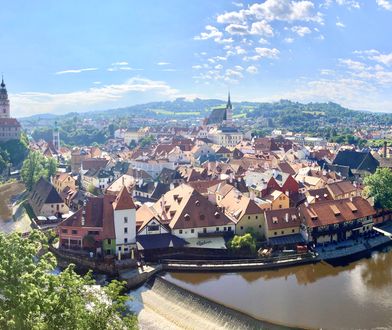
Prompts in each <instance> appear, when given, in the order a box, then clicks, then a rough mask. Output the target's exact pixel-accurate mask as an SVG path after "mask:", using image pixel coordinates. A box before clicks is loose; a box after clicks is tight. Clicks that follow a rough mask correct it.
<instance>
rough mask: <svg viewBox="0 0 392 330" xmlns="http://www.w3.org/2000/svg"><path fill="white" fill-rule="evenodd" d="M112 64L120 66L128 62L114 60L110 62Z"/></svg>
mask: <svg viewBox="0 0 392 330" xmlns="http://www.w3.org/2000/svg"><path fill="white" fill-rule="evenodd" d="M111 65H112V66H121V65H128V62H125V61H122V62H114V63H112V64H111Z"/></svg>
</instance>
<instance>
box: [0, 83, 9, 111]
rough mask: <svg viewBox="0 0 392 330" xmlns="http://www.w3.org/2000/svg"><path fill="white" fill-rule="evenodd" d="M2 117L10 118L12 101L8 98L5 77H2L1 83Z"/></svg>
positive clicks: (0, 103) (0, 104)
mask: <svg viewBox="0 0 392 330" xmlns="http://www.w3.org/2000/svg"><path fill="white" fill-rule="evenodd" d="M0 118H10V101H9V100H8V93H7V89H6V88H5V83H4V78H3V77H1V84H0Z"/></svg>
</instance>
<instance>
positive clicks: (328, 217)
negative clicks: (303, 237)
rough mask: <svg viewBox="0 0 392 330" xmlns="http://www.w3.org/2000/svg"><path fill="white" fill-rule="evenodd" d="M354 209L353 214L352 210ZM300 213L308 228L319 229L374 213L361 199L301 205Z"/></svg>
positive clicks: (366, 202)
mask: <svg viewBox="0 0 392 330" xmlns="http://www.w3.org/2000/svg"><path fill="white" fill-rule="evenodd" d="M353 206H354V208H355V209H356V211H355V212H354V211H353V210H352V209H353ZM300 212H301V215H302V217H304V219H305V221H306V224H307V225H308V226H309V227H319V226H326V225H332V224H335V223H342V222H346V221H352V220H355V219H359V218H364V217H367V216H372V215H374V214H375V213H376V212H375V210H374V208H373V207H372V206H371V205H370V204H369V202H368V201H367V200H366V199H364V198H362V197H354V198H352V200H351V199H349V198H347V199H341V200H337V201H335V200H333V201H327V202H320V203H316V204H311V205H308V206H306V205H301V206H300Z"/></svg>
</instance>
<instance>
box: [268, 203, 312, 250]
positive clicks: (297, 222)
mask: <svg viewBox="0 0 392 330" xmlns="http://www.w3.org/2000/svg"><path fill="white" fill-rule="evenodd" d="M264 216H265V228H266V231H265V237H266V238H267V241H268V243H269V244H270V245H277V246H289V245H293V244H297V243H303V242H304V238H303V236H302V235H301V233H300V226H301V217H300V214H299V212H298V210H297V208H295V207H290V208H287V209H278V210H267V211H265V213H264Z"/></svg>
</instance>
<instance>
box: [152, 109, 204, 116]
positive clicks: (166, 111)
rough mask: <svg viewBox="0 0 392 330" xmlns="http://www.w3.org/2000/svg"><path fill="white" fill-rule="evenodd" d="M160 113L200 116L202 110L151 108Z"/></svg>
mask: <svg viewBox="0 0 392 330" xmlns="http://www.w3.org/2000/svg"><path fill="white" fill-rule="evenodd" d="M151 111H153V112H155V113H156V114H158V115H168V116H169V115H170V116H198V115H200V111H169V110H164V109H151Z"/></svg>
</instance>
